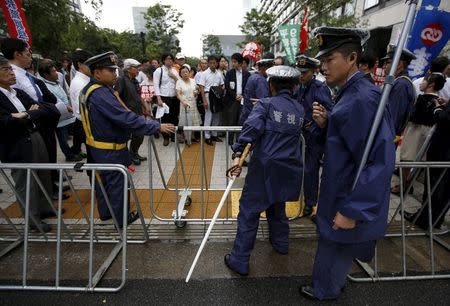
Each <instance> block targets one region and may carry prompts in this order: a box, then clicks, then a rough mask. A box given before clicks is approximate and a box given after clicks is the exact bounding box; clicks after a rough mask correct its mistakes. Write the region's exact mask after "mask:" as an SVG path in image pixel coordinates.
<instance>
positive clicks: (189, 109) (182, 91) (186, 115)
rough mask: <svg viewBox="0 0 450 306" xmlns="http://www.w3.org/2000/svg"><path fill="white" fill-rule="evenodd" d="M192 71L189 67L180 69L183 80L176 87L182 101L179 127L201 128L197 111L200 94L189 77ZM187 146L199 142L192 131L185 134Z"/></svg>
mask: <svg viewBox="0 0 450 306" xmlns="http://www.w3.org/2000/svg"><path fill="white" fill-rule="evenodd" d="M189 73H190V69H189V67H187V66H183V67H181V68H180V76H181V79H180V80H178V81H177V84H176V86H175V88H176V91H177V97H178V99H179V100H180V116H179V122H178V126H199V125H200V124H201V119H200V113H199V112H198V110H197V105H196V99H195V98H196V96H197V94H198V90H197V85H196V84H195V81H194V80H193V79H191V78H190V77H189ZM184 138H185V141H186V144H187V145H190V144H191V143H192V142H198V140H197V139H195V138H194V137H193V134H192V133H191V132H190V131H185V132H184Z"/></svg>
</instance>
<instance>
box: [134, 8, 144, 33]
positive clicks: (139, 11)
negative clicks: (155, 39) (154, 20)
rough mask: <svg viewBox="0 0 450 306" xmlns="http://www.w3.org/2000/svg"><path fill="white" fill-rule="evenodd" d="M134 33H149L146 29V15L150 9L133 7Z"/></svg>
mask: <svg viewBox="0 0 450 306" xmlns="http://www.w3.org/2000/svg"><path fill="white" fill-rule="evenodd" d="M132 9H133V22H134V33H141V32H143V33H147V29H146V27H145V24H146V21H145V19H144V14H145V13H147V10H148V7H133V8H132Z"/></svg>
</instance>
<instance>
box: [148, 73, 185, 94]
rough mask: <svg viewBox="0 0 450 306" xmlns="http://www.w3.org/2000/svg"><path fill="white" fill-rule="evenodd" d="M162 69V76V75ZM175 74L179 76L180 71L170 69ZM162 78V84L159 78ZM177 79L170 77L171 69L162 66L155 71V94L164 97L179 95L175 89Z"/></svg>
mask: <svg viewBox="0 0 450 306" xmlns="http://www.w3.org/2000/svg"><path fill="white" fill-rule="evenodd" d="M161 70H162V77H161ZM170 71H171V72H172V73H173V74H174V75H176V76H177V79H179V77H178V72H177V70H176V69H175V68H173V67H172V68H171V70H170ZM160 78H161V86H160V84H159V79H160ZM175 84H176V81H175V80H174V79H172V78H171V77H169V69H168V68H167V67H166V66H162V67H160V68H158V69H156V70H155V72H153V85H154V86H155V95H157V96H162V97H175V96H176V95H177V93H176V91H175Z"/></svg>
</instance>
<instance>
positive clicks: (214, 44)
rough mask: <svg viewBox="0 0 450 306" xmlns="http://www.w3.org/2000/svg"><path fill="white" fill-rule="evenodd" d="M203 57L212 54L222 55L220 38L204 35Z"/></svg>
mask: <svg viewBox="0 0 450 306" xmlns="http://www.w3.org/2000/svg"><path fill="white" fill-rule="evenodd" d="M202 42H203V48H202V50H203V56H208V55H211V54H222V46H221V45H220V40H219V37H218V36H216V35H212V34H203V36H202Z"/></svg>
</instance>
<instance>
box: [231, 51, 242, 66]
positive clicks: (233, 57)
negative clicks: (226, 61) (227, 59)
mask: <svg viewBox="0 0 450 306" xmlns="http://www.w3.org/2000/svg"><path fill="white" fill-rule="evenodd" d="M231 60H235V61H236V62H238V63H239V64H242V62H243V61H244V57H243V56H242V54H240V53H233V55H231Z"/></svg>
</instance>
